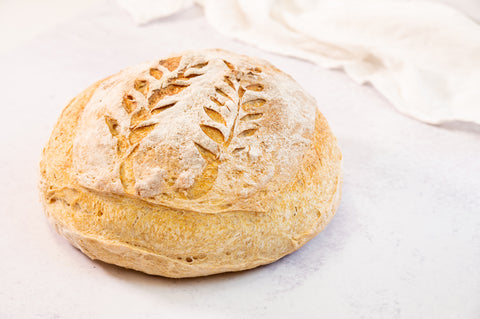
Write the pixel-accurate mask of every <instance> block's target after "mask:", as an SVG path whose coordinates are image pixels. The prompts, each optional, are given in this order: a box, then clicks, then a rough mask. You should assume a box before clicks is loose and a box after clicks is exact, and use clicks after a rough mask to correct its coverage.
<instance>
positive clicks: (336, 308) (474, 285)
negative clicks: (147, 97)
mask: <svg viewBox="0 0 480 319" xmlns="http://www.w3.org/2000/svg"><path fill="white" fill-rule="evenodd" d="M206 47H220V48H224V49H227V50H231V51H235V52H238V53H242V54H249V55H255V56H258V57H261V58H264V59H267V60H269V61H271V62H272V63H273V64H274V65H276V66H277V67H279V68H280V69H282V70H283V71H285V72H287V73H290V74H291V75H292V76H293V77H294V78H295V79H296V80H297V81H298V82H299V83H300V84H301V85H302V86H303V87H304V88H305V89H306V90H307V91H309V92H310V93H311V94H313V95H314V96H315V98H316V99H317V101H318V104H319V108H320V110H321V112H322V113H324V115H325V116H326V117H327V119H328V121H329V123H330V125H331V127H332V129H333V131H334V133H335V134H336V136H337V137H338V140H339V144H340V146H341V149H342V151H343V155H344V173H345V175H344V187H343V198H342V202H341V204H340V208H339V210H338V212H337V215H336V216H335V217H334V219H333V221H332V222H331V223H330V225H329V226H328V227H327V229H326V230H325V231H324V232H322V233H321V234H320V235H318V236H317V237H316V238H315V239H313V240H312V241H311V242H309V243H308V244H307V245H306V246H304V247H303V248H302V249H300V250H299V251H297V252H296V253H294V254H292V255H290V256H287V257H285V258H283V259H282V260H280V261H278V262H276V263H274V264H272V265H269V266H264V267H261V268H258V269H254V270H251V271H246V272H241V273H235V274H223V275H217V276H212V277H206V278H197V279H187V280H173V279H164V278H160V277H152V276H147V275H144V274H142V273H138V272H134V271H129V270H124V269H121V268H118V267H115V266H111V265H107V264H104V263H101V262H93V261H90V260H89V259H88V258H87V257H86V256H84V255H83V254H82V253H80V252H79V251H77V250H76V249H75V248H73V247H72V246H70V245H69V244H68V243H67V241H66V240H64V239H63V238H61V237H60V236H59V235H57V234H56V233H55V232H54V230H53V229H52V228H51V227H50V226H49V224H48V223H47V220H46V218H45V217H44V216H43V212H42V208H41V206H40V204H39V201H38V194H37V190H36V176H37V173H36V170H37V162H38V160H39V158H40V152H41V148H42V146H43V144H44V143H45V142H46V141H47V138H48V136H49V134H50V131H51V129H52V128H53V125H54V123H55V120H56V118H57V117H58V115H59V114H60V112H61V109H62V108H63V107H64V106H65V105H66V104H67V102H68V101H69V100H70V99H71V98H73V97H74V96H75V95H76V94H78V93H79V92H81V91H82V90H83V89H84V88H86V87H87V86H88V85H89V84H91V83H93V82H95V81H96V80H98V79H101V78H104V77H106V76H108V75H110V74H112V73H115V72H117V71H119V70H120V69H123V68H124V67H126V66H129V65H133V64H137V63H139V62H142V61H146V60H151V59H157V58H160V57H162V56H164V55H167V54H169V53H171V52H175V51H181V50H185V49H195V48H206ZM0 70H1V71H2V72H1V73H2V76H1V77H0V86H1V101H2V103H1V107H0V110H1V111H2V117H1V123H2V124H1V125H0V132H1V134H2V138H1V139H0V147H1V150H2V151H1V156H0V176H1V179H2V183H1V184H0V194H1V195H0V212H1V217H2V220H1V223H0V257H1V259H2V261H1V262H0V283H1V287H2V289H1V290H0V318H160V317H161V318H169V317H173V316H175V317H176V318H186V317H187V316H190V317H193V316H195V318H207V317H208V318H260V317H262V318H265V317H267V318H461V319H466V318H479V317H480V271H479V269H480V127H479V126H475V125H469V124H465V123H452V124H448V125H444V126H442V127H438V126H431V125H426V124H423V123H420V122H418V121H416V120H413V119H410V118H408V117H405V116H403V115H401V114H399V113H398V112H396V111H395V110H394V109H393V108H392V107H391V106H390V105H389V104H388V102H387V101H385V100H384V99H383V98H382V97H381V96H380V95H379V94H378V93H376V92H375V91H374V90H373V89H372V88H371V87H369V86H358V85H357V84H355V83H353V82H352V81H351V80H349V79H348V78H347V77H346V76H345V75H344V74H343V73H342V72H339V71H326V70H323V69H320V68H318V67H316V66H314V65H312V64H310V63H306V62H303V61H300V60H296V59H291V58H287V57H281V56H277V55H273V54H269V53H266V52H263V51H260V50H257V49H255V48H252V47H248V46H246V45H243V44H242V43H239V42H236V41H233V40H230V39H228V38H225V37H223V36H221V35H219V34H218V33H216V31H215V30H213V29H212V28H211V27H210V26H209V25H208V24H207V23H206V21H205V20H204V18H203V16H202V13H201V10H200V9H199V8H193V9H190V10H188V11H186V12H184V13H182V14H177V15H175V16H173V17H171V18H167V19H162V20H158V21H156V22H154V23H151V24H149V25H147V26H144V27H138V26H135V25H134V24H133V22H132V20H131V18H130V17H129V16H128V14H127V13H126V12H124V11H123V10H121V9H120V8H119V7H118V6H117V5H116V3H115V2H105V3H103V4H98V5H96V6H95V7H94V8H92V9H91V10H89V11H87V12H85V13H83V14H82V15H80V16H78V17H76V18H75V19H73V20H70V21H68V22H66V23H64V24H63V25H61V26H59V27H57V28H56V29H54V30H52V31H49V32H48V33H45V34H43V35H42V36H39V37H36V38H35V39H34V40H33V41H31V42H30V43H29V44H27V45H24V46H22V47H20V48H18V49H16V50H14V51H10V52H7V53H5V54H3V55H2V57H1V59H0ZM479 103H480V101H479Z"/></svg>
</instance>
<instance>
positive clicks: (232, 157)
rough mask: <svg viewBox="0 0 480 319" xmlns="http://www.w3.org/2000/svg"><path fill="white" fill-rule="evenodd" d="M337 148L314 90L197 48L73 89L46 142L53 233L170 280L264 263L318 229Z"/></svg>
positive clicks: (263, 65)
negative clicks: (73, 94)
mask: <svg viewBox="0 0 480 319" xmlns="http://www.w3.org/2000/svg"><path fill="white" fill-rule="evenodd" d="M341 163H342V155H341V153H340V150H339V148H338V146H337V142H336V139H335V137H334V136H333V134H332V133H331V131H330V128H329V126H328V124H327V121H326V120H325V118H324V117H323V116H322V114H320V113H319V111H318V110H317V105H316V102H315V100H314V99H313V98H312V97H311V96H310V95H309V94H307V93H306V92H305V91H304V90H303V89H302V88H301V87H300V86H299V85H298V84H297V83H296V82H295V81H294V80H293V79H292V78H291V77H290V76H288V75H286V74H285V73H283V72H282V71H280V70H278V69H277V68H275V67H274V66H272V65H271V64H269V63H268V62H266V61H264V60H261V59H257V58H251V57H247V56H242V55H238V54H234V53H230V52H227V51H223V50H211V49H210V50H195V51H187V52H183V53H179V54H174V55H171V56H170V57H168V58H165V59H163V60H156V61H151V62H147V63H143V64H140V65H137V66H134V67H130V68H127V69H125V70H123V71H121V72H119V73H117V74H115V75H112V76H110V77H108V78H106V79H104V80H101V81H99V82H97V83H95V84H94V85H92V86H91V87H89V88H87V89H86V90H85V91H84V92H83V93H81V94H80V95H78V96H77V97H76V98H74V99H73V100H72V101H71V102H70V104H69V105H68V106H67V107H66V108H65V109H64V111H63V112H62V114H61V116H60V118H59V120H58V122H57V124H56V126H55V128H54V130H53V133H52V135H51V137H50V140H49V141H48V143H47V145H46V146H45V149H44V151H43V155H42V160H41V163H40V190H41V198H42V201H43V204H44V208H45V212H46V215H47V216H48V219H49V221H50V222H51V223H52V224H53V225H54V227H55V228H56V230H57V231H58V232H59V233H60V234H62V235H63V236H64V237H65V238H66V239H68V240H69V241H70V242H71V243H72V244H73V245H74V246H75V247H77V248H78V249H80V250H81V251H82V252H84V253H85V254H86V255H87V256H89V257H90V258H92V259H99V260H102V261H104V262H107V263H112V264H116V265H119V266H123V267H127V268H132V269H136V270H139V271H143V272H145V273H148V274H155V275H161V276H167V277H175V278H179V277H193V276H204V275H210V274H215V273H221V272H227V271H238V270H243V269H249V268H253V267H257V266H259V265H264V264H268V263H271V262H273V261H275V260H278V259H279V258H281V257H283V256H285V255H287V254H289V253H291V252H293V251H295V250H296V249H298V248H299V247H301V246H302V245H304V244H305V243H306V242H307V241H308V240H310V239H311V238H312V237H314V236H315V235H316V234H317V233H318V232H320V231H321V230H322V229H323V228H324V227H325V226H326V225H327V223H328V222H329V221H330V219H331V218H332V216H333V215H334V213H335V210H336V208H337V206H338V203H339V200H340V188H341V181H342V178H341V166H342V165H341Z"/></svg>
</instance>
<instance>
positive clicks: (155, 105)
mask: <svg viewBox="0 0 480 319" xmlns="http://www.w3.org/2000/svg"><path fill="white" fill-rule="evenodd" d="M180 61H181V57H173V58H169V59H166V60H161V61H159V65H161V66H162V67H163V68H165V69H167V70H168V71H170V72H173V71H175V70H176V69H178V67H179V65H180ZM207 64H208V62H205V63H200V64H197V65H194V66H191V67H190V69H196V71H192V72H190V73H189V75H187V76H186V77H185V76H184V74H185V73H188V72H189V69H187V70H185V69H183V70H180V71H178V72H177V75H176V77H174V78H172V79H171V81H172V84H170V85H168V86H166V87H165V88H161V89H158V90H155V91H153V92H150V82H149V81H148V80H147V79H145V78H137V79H136V80H135V82H134V84H133V89H135V90H136V91H138V92H140V93H141V98H140V97H139V98H140V100H139V101H137V100H135V98H134V97H133V96H132V95H131V94H126V95H125V96H124V97H123V99H122V106H123V108H124V110H125V111H126V112H127V114H128V115H129V116H130V130H129V132H128V135H127V136H124V135H122V134H121V133H120V130H119V128H118V126H119V124H118V121H117V120H115V119H113V118H111V117H109V116H105V122H106V124H107V126H108V128H109V131H110V133H111V134H112V136H113V137H115V138H116V139H117V155H118V156H119V157H120V158H122V162H121V163H120V171H119V174H120V180H121V182H122V185H123V188H124V190H125V192H127V193H130V194H132V193H133V192H134V185H135V177H134V173H133V155H134V153H135V152H136V150H137V149H138V143H140V141H141V140H142V139H143V138H145V137H146V136H147V135H148V134H149V133H150V132H151V131H152V130H153V129H154V128H155V126H156V123H154V122H151V120H150V119H151V118H152V116H153V115H155V114H158V113H160V112H163V111H165V110H167V109H169V108H171V107H173V106H174V105H175V104H176V101H173V102H169V103H167V104H164V105H161V100H163V98H165V97H166V96H172V95H175V94H178V93H180V92H181V91H182V90H183V89H185V88H186V87H188V86H189V85H190V82H189V80H190V79H191V78H194V77H197V76H200V75H202V74H203V73H201V72H199V71H198V70H199V69H202V68H203V67H205V66H206V65H207ZM148 73H149V75H150V76H151V77H152V78H153V79H154V80H153V81H159V80H161V79H162V78H163V75H164V73H163V71H161V70H160V69H158V68H150V69H149V72H148ZM137 96H138V95H137ZM147 97H148V98H147ZM138 105H141V107H140V108H139V109H137V106H138Z"/></svg>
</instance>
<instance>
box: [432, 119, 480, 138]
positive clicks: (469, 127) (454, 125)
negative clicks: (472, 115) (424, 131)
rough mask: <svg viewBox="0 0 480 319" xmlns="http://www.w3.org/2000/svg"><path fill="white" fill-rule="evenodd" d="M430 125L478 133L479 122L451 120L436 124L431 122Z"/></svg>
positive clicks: (479, 131) (479, 132) (479, 129)
mask: <svg viewBox="0 0 480 319" xmlns="http://www.w3.org/2000/svg"><path fill="white" fill-rule="evenodd" d="M432 126H435V127H439V128H444V129H447V130H452V131H460V132H465V133H475V134H479V135H480V124H476V123H473V122H464V121H452V122H448V123H443V124H437V125H434V124H432Z"/></svg>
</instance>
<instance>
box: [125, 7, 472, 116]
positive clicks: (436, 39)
mask: <svg viewBox="0 0 480 319" xmlns="http://www.w3.org/2000/svg"><path fill="white" fill-rule="evenodd" d="M119 1H120V2H122V3H124V4H125V3H130V2H131V3H133V2H134V1H131V0H119ZM149 2H151V0H150V1H147V0H142V1H135V3H136V6H131V9H129V11H130V12H131V13H132V15H133V16H134V17H138V16H139V15H140V14H139V12H140V11H141V8H142V7H143V6H144V5H145V6H148V3H149ZM155 2H156V3H157V5H158V7H161V5H159V3H162V2H163V3H165V4H166V6H165V10H164V11H163V12H160V11H161V10H160V11H158V10H156V11H155V12H153V11H150V13H151V16H150V18H145V16H144V18H143V20H141V19H140V20H139V19H138V18H135V19H136V21H137V22H139V23H142V21H151V20H152V19H154V18H155V17H160V16H165V15H169V14H172V13H174V12H177V11H179V10H182V9H184V8H186V7H188V6H189V5H191V2H188V1H179V2H178V3H177V4H176V7H175V8H173V5H168V4H167V3H170V2H168V1H164V0H157V1H155ZM196 2H197V3H198V4H200V5H201V6H203V8H204V13H205V17H206V19H207V20H208V22H209V23H210V24H211V25H212V26H213V27H214V28H215V29H217V30H218V31H219V32H220V33H222V34H224V35H226V36H229V37H233V38H236V39H238V40H241V41H243V42H245V43H249V44H252V45H255V46H257V47H259V48H262V49H264V50H267V51H270V52H275V53H278V54H283V55H288V56H292V57H297V58H301V59H305V60H308V61H311V62H313V63H315V64H317V65H319V66H321V67H324V68H343V69H344V70H345V72H346V73H347V74H348V75H349V76H350V77H351V78H352V79H353V80H354V81H356V82H358V83H360V84H363V83H371V84H372V85H373V86H374V87H375V88H376V89H377V90H378V91H379V92H380V93H381V94H383V95H384V96H385V97H386V98H387V99H388V100H389V101H390V102H391V103H392V104H393V105H394V106H395V107H396V108H397V109H398V110H399V111H400V112H402V113H404V114H407V115H409V116H411V117H414V118H416V119H419V120H421V121H424V122H428V123H434V124H437V123H443V122H447V121H455V120H460V121H469V122H475V123H478V124H480V26H479V25H478V24H477V23H475V22H473V21H472V20H470V19H469V18H467V17H466V16H465V15H463V14H462V13H460V12H459V11H457V10H455V9H453V8H451V7H449V6H447V5H443V4H440V3H433V2H424V1H400V0H397V1H392V0H389V1H385V0H366V1H361V2H359V1H355V0H342V1H339V0H337V1H331V0H316V1H315V0H268V1H258V0H224V1H215V0H197V1H196ZM125 7H127V6H125Z"/></svg>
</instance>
